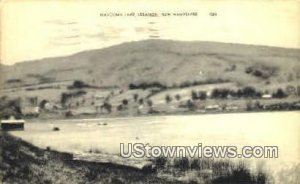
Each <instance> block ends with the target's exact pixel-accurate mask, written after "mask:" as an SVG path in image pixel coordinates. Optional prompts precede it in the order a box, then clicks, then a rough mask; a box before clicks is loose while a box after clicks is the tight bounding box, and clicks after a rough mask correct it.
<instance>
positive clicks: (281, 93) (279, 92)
mask: <svg viewBox="0 0 300 184" xmlns="http://www.w3.org/2000/svg"><path fill="white" fill-rule="evenodd" d="M272 96H273V97H274V98H284V97H286V96H287V95H286V94H285V93H284V91H283V90H282V89H281V88H279V89H277V91H276V92H275V93H273V95H272Z"/></svg>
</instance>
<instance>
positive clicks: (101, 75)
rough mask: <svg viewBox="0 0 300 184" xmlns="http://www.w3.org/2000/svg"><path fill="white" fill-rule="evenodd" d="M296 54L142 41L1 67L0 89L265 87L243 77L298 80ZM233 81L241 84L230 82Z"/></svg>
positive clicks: (209, 44) (282, 50) (299, 69)
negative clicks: (79, 84) (67, 84)
mask: <svg viewBox="0 0 300 184" xmlns="http://www.w3.org/2000/svg"><path fill="white" fill-rule="evenodd" d="M299 51H300V49H295V48H280V47H270V46H261V45H260V46H256V45H244V44H234V43H219V42H205V41H203V42H202V41H199V42H198V41H195V42H188V41H173V40H155V39H154V40H153V39H152V40H142V41H135V42H126V43H122V44H119V45H114V46H111V47H106V48H102V49H93V50H87V51H82V52H78V53H75V54H72V55H68V56H59V57H51V58H43V59H38V60H30V61H25V62H22V63H17V64H15V65H10V66H7V65H6V66H1V70H2V72H1V73H3V74H2V80H1V82H2V84H3V85H5V84H6V83H7V80H9V79H22V84H20V85H24V84H34V83H39V82H41V81H40V80H41V78H46V79H47V80H51V81H62V80H83V81H86V82H88V83H94V84H95V85H100V86H101V85H111V84H113V83H115V84H116V85H119V86H124V85H125V86H126V85H128V84H129V83H138V82H143V81H149V82H151V81H159V82H162V83H165V84H167V85H173V84H175V83H176V84H178V83H182V82H185V81H205V80H211V79H217V78H222V79H226V80H230V81H234V82H240V83H242V84H246V83H249V82H250V83H256V82H258V83H261V82H266V79H262V78H259V77H256V76H252V75H249V74H247V73H245V70H246V68H247V67H254V68H255V67H258V68H270V67H271V68H274V67H275V68H278V69H279V70H278V74H277V76H272V78H268V80H271V81H272V82H276V83H281V82H284V81H286V79H282V78H286V77H287V76H285V75H293V78H295V79H296V78H297V76H298V75H299V76H298V77H300V65H299V63H300V62H299V60H300V54H299V53H300V52H299ZM286 62H288V63H289V64H290V66H287V63H286ZM232 67H235V68H232ZM276 70H277V69H276ZM199 73H202V74H199ZM287 73H291V74H287ZM33 76H36V77H33ZM37 76H39V77H37ZM237 76H240V80H241V81H239V80H237V79H236V78H237ZM295 79H294V80H295ZM292 81H293V80H292Z"/></svg>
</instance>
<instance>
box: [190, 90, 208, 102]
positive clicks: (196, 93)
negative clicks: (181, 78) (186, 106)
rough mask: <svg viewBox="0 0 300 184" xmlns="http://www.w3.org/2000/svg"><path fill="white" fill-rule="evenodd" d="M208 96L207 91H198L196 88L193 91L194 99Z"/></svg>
mask: <svg viewBox="0 0 300 184" xmlns="http://www.w3.org/2000/svg"><path fill="white" fill-rule="evenodd" d="M206 98H207V95H206V92H205V91H199V92H196V91H195V90H193V91H192V100H205V99H206Z"/></svg>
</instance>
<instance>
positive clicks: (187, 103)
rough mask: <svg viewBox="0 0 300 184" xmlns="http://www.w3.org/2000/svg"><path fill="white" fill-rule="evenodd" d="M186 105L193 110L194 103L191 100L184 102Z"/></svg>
mask: <svg viewBox="0 0 300 184" xmlns="http://www.w3.org/2000/svg"><path fill="white" fill-rule="evenodd" d="M186 106H187V108H188V109H189V110H194V109H195V104H194V102H193V101H192V100H190V99H189V100H187V102H186Z"/></svg>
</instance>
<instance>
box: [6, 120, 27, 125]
mask: <svg viewBox="0 0 300 184" xmlns="http://www.w3.org/2000/svg"><path fill="white" fill-rule="evenodd" d="M4 123H7V124H18V123H20V124H22V123H25V120H23V119H7V120H1V124H4Z"/></svg>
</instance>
